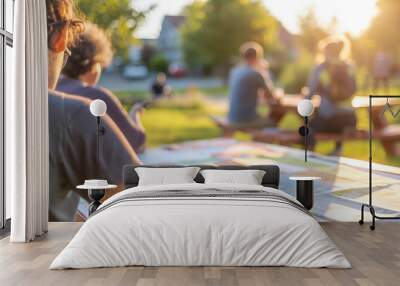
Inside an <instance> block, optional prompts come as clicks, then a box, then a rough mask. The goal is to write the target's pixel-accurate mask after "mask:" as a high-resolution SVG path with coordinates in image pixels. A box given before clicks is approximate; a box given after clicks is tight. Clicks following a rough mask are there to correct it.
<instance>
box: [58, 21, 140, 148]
mask: <svg viewBox="0 0 400 286" xmlns="http://www.w3.org/2000/svg"><path fill="white" fill-rule="evenodd" d="M85 26H86V29H85V31H84V32H83V33H82V34H81V35H80V36H79V38H78V41H77V43H76V44H75V45H74V46H73V47H72V49H71V53H72V54H71V56H70V57H69V59H68V62H67V63H66V65H65V67H64V69H63V71H62V74H63V77H62V78H61V79H60V81H59V82H58V85H57V90H59V91H62V92H65V93H68V94H74V95H80V96H83V97H85V98H88V99H90V100H94V99H101V100H103V101H104V102H105V103H106V104H107V114H108V115H109V116H110V117H111V119H112V120H113V121H114V122H115V123H116V124H117V126H118V127H119V128H120V129H121V131H122V133H123V134H124V135H125V137H126V139H127V140H128V141H129V143H130V145H131V146H132V148H133V149H134V150H135V151H136V152H142V151H143V150H144V147H145V141H146V135H145V130H144V127H143V125H142V123H141V120H140V113H141V111H142V108H141V105H139V104H138V105H135V106H134V107H133V108H132V111H131V113H130V114H128V113H127V112H126V111H125V109H124V107H123V106H122V104H121V102H120V100H119V99H118V98H117V97H116V96H115V95H114V94H113V93H112V92H111V91H110V90H108V89H106V88H103V87H100V86H97V84H98V82H99V79H100V76H101V72H102V69H103V68H105V67H107V66H109V65H110V64H111V61H112V58H113V52H112V46H111V42H110V41H109V39H108V37H107V35H106V33H105V32H104V31H103V30H102V29H100V28H99V27H98V26H96V25H95V24H92V23H89V22H87V23H85Z"/></svg>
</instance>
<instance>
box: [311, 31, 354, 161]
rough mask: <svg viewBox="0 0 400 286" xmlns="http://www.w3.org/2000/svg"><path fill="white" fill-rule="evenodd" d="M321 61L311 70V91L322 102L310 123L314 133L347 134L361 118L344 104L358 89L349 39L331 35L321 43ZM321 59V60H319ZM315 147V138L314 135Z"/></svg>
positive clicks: (338, 146) (339, 144) (339, 145)
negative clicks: (349, 53) (350, 54)
mask: <svg viewBox="0 0 400 286" xmlns="http://www.w3.org/2000/svg"><path fill="white" fill-rule="evenodd" d="M319 49H320V55H319V57H318V59H319V64H318V65H317V66H316V67H315V68H314V70H313V71H312V72H311V74H310V77H309V82H308V88H309V93H308V95H307V98H311V97H312V96H313V95H319V96H320V97H321V104H320V107H319V109H318V111H317V112H316V114H315V115H314V116H313V117H312V118H311V122H310V126H311V128H312V131H314V132H327V133H343V132H346V131H351V130H354V129H355V128H356V124H357V118H356V114H355V111H354V109H352V108H351V107H343V105H344V104H345V103H346V102H348V101H349V100H350V99H351V98H352V96H353V95H354V93H355V91H356V82H355V78H354V70H353V67H352V66H351V65H350V64H349V59H348V51H349V50H350V46H349V43H348V41H347V39H345V38H340V39H334V38H331V37H328V38H326V39H323V40H322V41H321V42H320V43H319ZM318 59H317V60H318ZM310 141H311V145H312V147H314V146H315V144H316V142H315V138H314V137H313V136H312V133H311V136H310ZM341 150H342V142H336V147H335V150H334V151H333V152H332V153H331V155H336V156H337V155H340V154H341Z"/></svg>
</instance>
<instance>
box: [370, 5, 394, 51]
mask: <svg viewBox="0 0 400 286" xmlns="http://www.w3.org/2000/svg"><path fill="white" fill-rule="evenodd" d="M377 5H378V13H377V15H376V16H375V17H374V18H373V19H372V21H371V25H370V27H369V28H368V30H367V32H366V36H367V37H368V38H369V39H370V40H372V41H373V43H374V50H375V51H377V50H382V51H385V52H387V53H389V54H391V55H392V56H393V57H395V58H397V59H399V58H400V46H399V41H400V34H399V33H398V28H399V27H400V1H398V0H379V1H378V3H377Z"/></svg>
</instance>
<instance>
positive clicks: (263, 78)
mask: <svg viewBox="0 0 400 286" xmlns="http://www.w3.org/2000/svg"><path fill="white" fill-rule="evenodd" d="M257 86H258V88H259V89H260V90H261V92H262V97H263V98H264V100H265V101H266V102H268V103H272V102H274V101H275V97H274V93H273V86H274V85H273V83H272V80H271V77H270V76H269V74H268V72H266V73H265V74H264V75H262V74H261V73H257Z"/></svg>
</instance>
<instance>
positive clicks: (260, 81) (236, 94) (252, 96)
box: [228, 65, 270, 123]
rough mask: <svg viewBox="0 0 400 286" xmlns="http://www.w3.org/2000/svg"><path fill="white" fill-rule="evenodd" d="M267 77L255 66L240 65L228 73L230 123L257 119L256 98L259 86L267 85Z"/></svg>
mask: <svg viewBox="0 0 400 286" xmlns="http://www.w3.org/2000/svg"><path fill="white" fill-rule="evenodd" d="M269 81H270V80H269V78H266V77H265V76H263V75H262V74H261V73H260V72H259V71H257V70H256V69H255V68H252V67H250V66H248V65H241V66H238V67H236V68H234V69H233V70H232V71H231V73H230V75H229V114H228V119H229V122H230V123H249V122H251V121H254V120H256V119H257V117H258V116H257V98H258V91H259V90H260V89H261V88H264V89H266V88H268V87H269Z"/></svg>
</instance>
